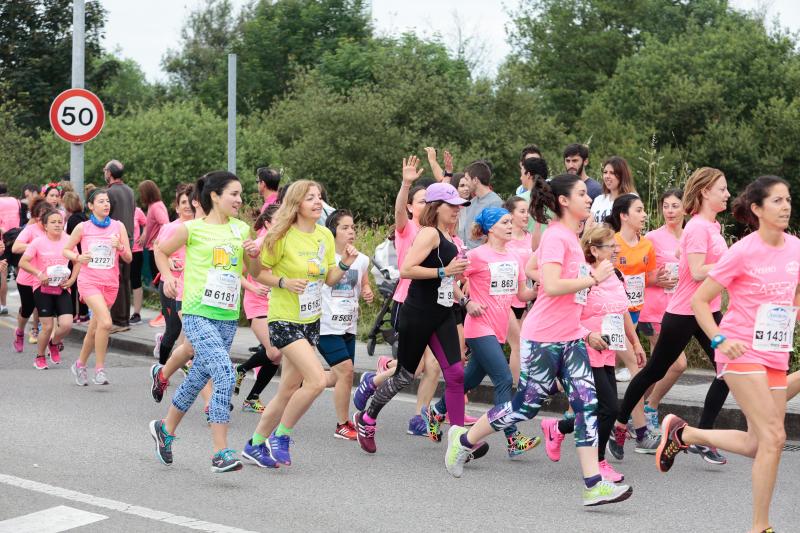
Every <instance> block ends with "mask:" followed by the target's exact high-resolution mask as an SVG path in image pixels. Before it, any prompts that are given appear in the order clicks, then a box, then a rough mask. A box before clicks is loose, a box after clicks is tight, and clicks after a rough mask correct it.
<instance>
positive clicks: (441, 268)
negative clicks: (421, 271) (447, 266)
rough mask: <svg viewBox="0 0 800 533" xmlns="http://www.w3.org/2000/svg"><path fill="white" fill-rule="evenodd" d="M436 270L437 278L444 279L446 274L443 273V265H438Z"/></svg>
mask: <svg viewBox="0 0 800 533" xmlns="http://www.w3.org/2000/svg"><path fill="white" fill-rule="evenodd" d="M437 272H438V273H439V279H444V278H445V276H446V274H445V273H444V267H439V269H438V270H437Z"/></svg>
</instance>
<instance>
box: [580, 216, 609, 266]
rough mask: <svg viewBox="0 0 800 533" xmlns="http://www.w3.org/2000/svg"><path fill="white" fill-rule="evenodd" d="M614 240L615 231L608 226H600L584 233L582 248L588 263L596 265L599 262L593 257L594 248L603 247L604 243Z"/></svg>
mask: <svg viewBox="0 0 800 533" xmlns="http://www.w3.org/2000/svg"><path fill="white" fill-rule="evenodd" d="M613 238H614V230H613V229H612V228H611V226H609V225H608V224H598V225H596V226H592V227H591V228H590V229H588V230H586V231H584V232H583V237H581V248H583V255H584V257H585V258H586V262H587V263H590V264H594V263H595V262H596V261H597V260H596V259H595V257H594V255H592V246H601V245H602V244H603V243H604V242H606V241H607V240H609V239H613Z"/></svg>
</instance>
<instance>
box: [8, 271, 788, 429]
mask: <svg viewBox="0 0 800 533" xmlns="http://www.w3.org/2000/svg"><path fill="white" fill-rule="evenodd" d="M18 306H19V295H18V293H17V292H16V290H15V289H14V285H13V283H12V284H10V286H9V294H8V307H9V312H10V317H12V318H13V317H15V316H16V310H17V307H18ZM141 314H142V322H141V324H139V325H136V326H131V329H130V330H128V331H125V332H122V333H115V334H113V335H111V337H110V339H109V348H110V349H113V350H115V351H119V352H127V353H130V354H133V355H143V356H149V357H152V355H153V347H154V346H155V339H154V338H155V335H156V333H159V332H162V331H163V328H152V327H150V326H149V325H148V322H149V321H150V319H152V318H154V317H155V316H156V314H157V313H156V312H155V311H153V310H150V309H142V313H141ZM86 328H87V326H86V324H76V325H75V326H74V327H73V329H72V333H71V334H70V338H71V340H74V341H81V340H82V339H83V337H84V335H85V333H86ZM256 345H258V341H257V340H256V337H255V335H254V334H253V332H252V330H250V328H246V327H244V328H243V327H240V328H239V330H238V331H237V333H236V337H235V338H234V340H233V346H232V347H231V359H232V360H233V361H234V362H243V361H245V360H246V359H247V358H248V357H249V356H250V352H249V350H248V348H250V347H251V346H256ZM381 355H386V356H389V357H391V347H390V346H389V345H387V344H378V345H377V346H376V348H375V356H374V357H370V356H369V355H367V347H366V344H365V343H363V342H358V343H357V344H356V358H355V376H354V380H355V383H358V381H359V379H360V377H361V375H362V374H363V373H364V372H367V371H374V370H375V363H376V361H377V359H378V357H379V356H381ZM320 360H321V358H320ZM713 377H714V374H713V373H712V372H711V371H706V370H689V371H687V372H686V373H685V374H684V375H683V376H681V378H680V380H678V383H676V384H675V386H674V387H672V390H670V392H669V394H667V396H666V397H665V398H664V400H663V401H662V402H661V406H660V408H659V411H660V414H661V416H662V417H663V416H664V415H665V414H667V413H674V414H676V415H678V416H680V417H682V418H685V419H686V420H688V421H689V422H690V423H696V422H697V420H699V418H700V413H701V412H702V409H703V401H704V400H705V396H706V392H707V391H708V386H709V384H710V383H711V380H712V379H713ZM418 383H419V382H418V381H415V382H414V384H413V385H412V390H411V391H407V392H412V393H415V392H416V389H417V385H418ZM627 385H628V384H627V383H619V384H618V389H619V394H620V398H621V397H622V396H623V395H624V394H625V390H626V389H627ZM443 392H444V382H440V384H439V388H438V390H437V392H436V396H437V397H439V396H440V395H442V394H443ZM469 397H470V401H471V402H475V403H484V404H489V405H491V404H492V403H494V393H493V388H492V385H491V382H490V381H489V379H488V378H487V379H484V380H483V383H482V384H481V385H480V386H479V387H478V388H477V389H476V390H474V391H472V392H471V393H470V394H469ZM566 409H567V401H566V397H565V396H564V395H563V394H558V395H556V396H554V397H552V398H551V399H550V400H549V401H548V402H547V403H546V404H545V406H544V410H545V411H550V412H556V413H560V412H563V411H565V410H566ZM786 413H787V414H786V424H785V427H786V435H787V438H788V439H789V440H800V396H798V397H796V398H794V399H793V400H792V401H790V402H789V404H788V405H787V408H786ZM717 426H718V427H719V428H728V429H730V428H734V429H743V430H744V429H746V421H745V418H744V415H743V414H742V413H741V411H740V410H739V408H738V406H737V405H736V402H735V401H734V399H733V396H732V395H731V396H729V397H728V400H727V401H726V402H725V406H724V407H723V409H722V412H721V413H720V415H719V418H718V419H717Z"/></svg>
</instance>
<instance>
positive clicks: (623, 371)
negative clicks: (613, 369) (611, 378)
mask: <svg viewBox="0 0 800 533" xmlns="http://www.w3.org/2000/svg"><path fill="white" fill-rule="evenodd" d="M615 377H616V378H617V381H622V382H625V381H630V380H631V372H630V370H628V369H627V368H624V367H623V368H620V369H619V370H617V373H616V374H615Z"/></svg>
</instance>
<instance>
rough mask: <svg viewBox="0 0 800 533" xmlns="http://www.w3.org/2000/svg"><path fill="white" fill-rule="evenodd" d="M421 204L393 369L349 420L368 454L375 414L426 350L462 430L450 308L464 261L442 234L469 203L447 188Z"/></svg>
mask: <svg viewBox="0 0 800 533" xmlns="http://www.w3.org/2000/svg"><path fill="white" fill-rule="evenodd" d="M425 202H426V204H427V205H426V206H425V210H424V211H423V213H422V216H421V217H420V219H419V224H420V226H421V228H420V230H419V233H418V234H417V236H416V238H415V239H414V243H413V244H412V245H411V249H410V250H409V251H408V253H407V254H406V257H405V260H404V261H403V264H402V265H401V267H400V276H401V277H404V278H408V279H411V280H412V281H411V285H410V286H409V289H408V297H407V298H406V301H405V302H404V303H403V306H402V307H401V308H400V320H399V329H398V334H399V341H398V350H397V369H396V371H395V373H394V375H393V376H392V377H390V378H389V379H387V380H386V381H384V382H383V383H382V384H381V385H380V386H379V387H378V389H377V390H376V391H375V395H374V396H373V397H372V398H371V399H370V402H369V404H368V406H367V408H366V410H365V411H363V412H360V413H356V414H355V415H354V416H353V422H354V423H355V425H356V429H357V431H358V442H359V444H360V445H361V448H362V449H363V450H364V451H365V452H368V453H375V419H376V418H377V416H378V413H380V411H381V409H382V408H383V406H384V405H386V404H387V403H388V402H389V400H391V399H392V398H394V396H395V395H396V394H397V393H398V392H400V391H401V390H402V389H404V388H405V387H407V386H408V385H409V384H411V382H412V381H413V380H414V372H415V371H416V369H417V367H418V366H419V363H420V361H421V360H422V354H423V352H424V351H425V347H426V346H430V348H431V350H432V351H433V354H434V355H435V356H436V360H437V361H438V362H439V366H441V367H442V374H443V375H444V380H445V399H446V402H447V405H448V414H449V415H450V422H451V424H456V425H463V424H464V365H463V363H462V362H461V348H460V342H459V339H458V329H457V327H456V320H455V315H454V313H453V304H454V300H455V292H454V291H455V277H456V276H460V275H461V274H462V273H463V272H464V270H465V269H466V267H467V260H466V259H463V258H459V257H458V247H457V246H456V245H455V243H453V241H452V238H451V237H450V234H449V232H448V228H450V227H452V226H453V224H454V223H456V222H457V221H458V214H459V211H460V210H461V206H462V205H469V202H467V201H466V200H464V199H463V198H461V197H460V196H459V195H458V192H457V191H456V189H455V188H454V187H453V186H452V185H449V184H447V183H435V184H433V185H431V186H430V187H428V189H427V190H426V191H425ZM450 402H453V403H452V406H453V407H452V408H450V405H451V403H450Z"/></svg>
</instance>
